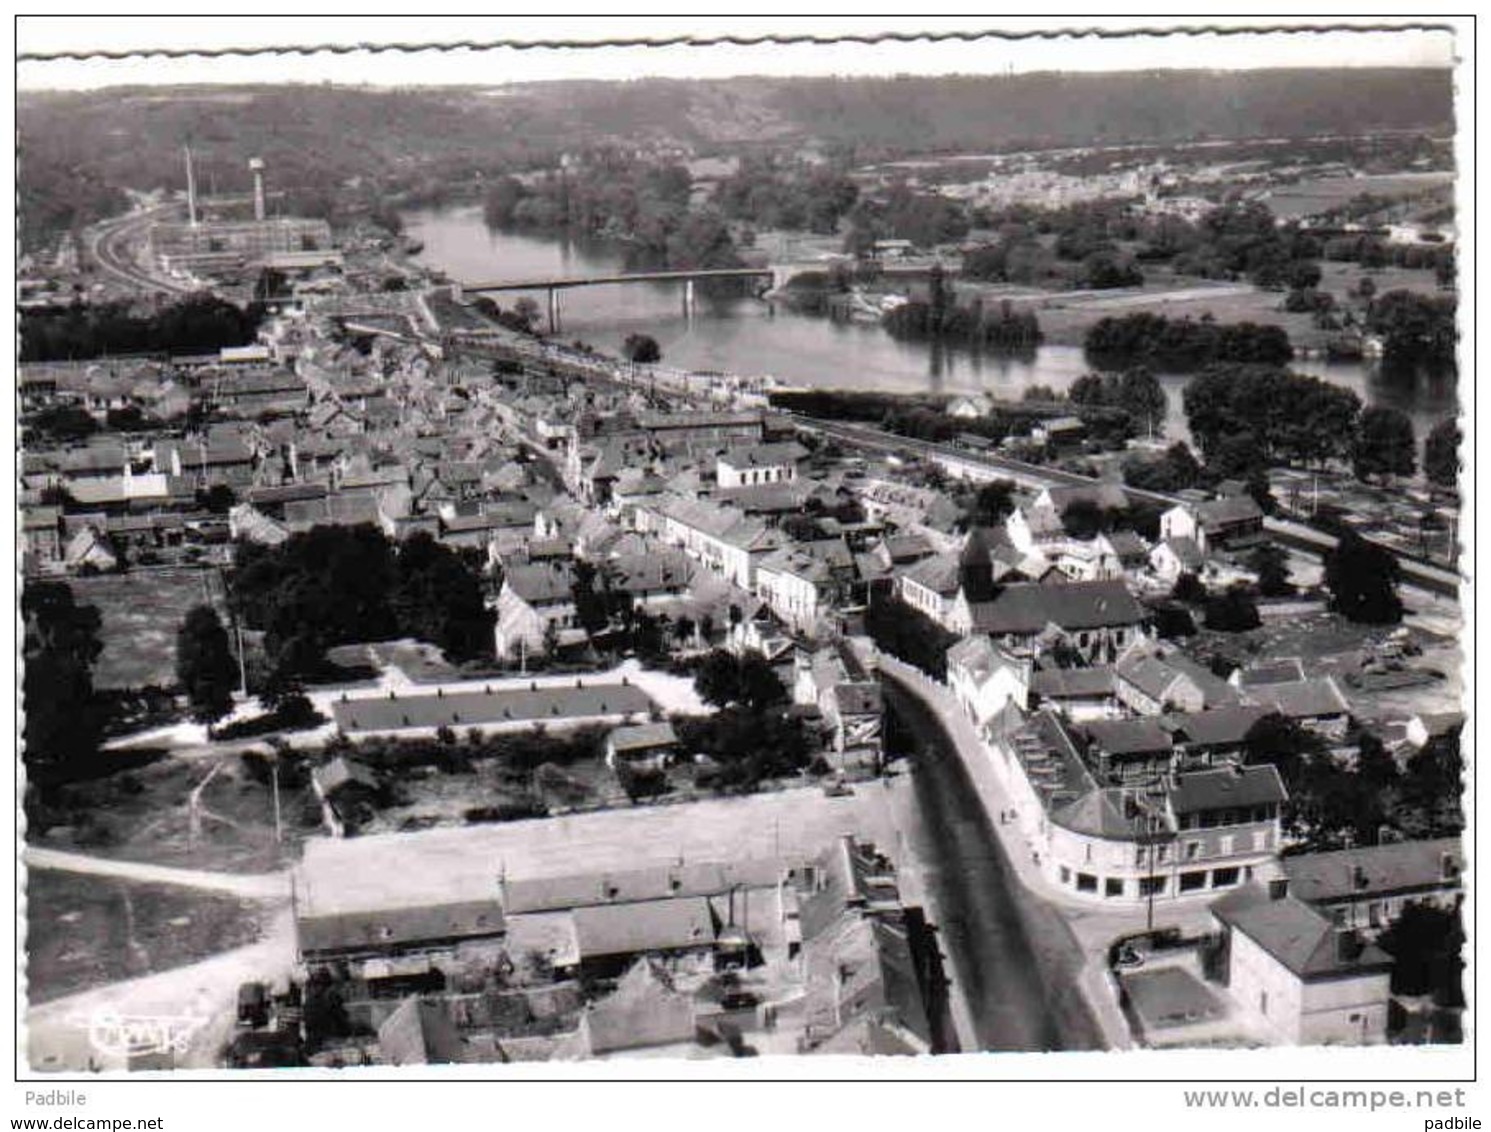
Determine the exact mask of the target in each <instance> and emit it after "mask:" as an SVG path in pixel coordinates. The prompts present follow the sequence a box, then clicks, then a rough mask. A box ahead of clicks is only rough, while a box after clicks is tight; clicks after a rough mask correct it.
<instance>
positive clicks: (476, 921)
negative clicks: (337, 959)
mask: <svg viewBox="0 0 1491 1132" xmlns="http://www.w3.org/2000/svg"><path fill="white" fill-rule="evenodd" d="M295 926H296V933H297V935H298V936H299V940H300V950H301V952H302V953H304V954H308V955H314V954H325V953H335V952H339V951H363V950H369V949H372V950H389V951H392V950H396V949H397V948H399V947H408V946H414V945H417V944H422V943H429V942H433V941H436V940H459V939H481V938H486V937H490V936H495V935H501V934H502V932H503V931H504V930H505V927H506V924H505V921H504V920H503V916H502V906H501V905H500V904H498V903H497V900H496V899H495V896H494V898H493V899H491V900H471V901H460V902H455V903H448V904H431V905H426V906H422V907H412V908H380V909H377V910H372V911H366V912H337V913H332V914H330V915H325V916H301V917H300V918H299V919H298V920H297V921H296V925H295Z"/></svg>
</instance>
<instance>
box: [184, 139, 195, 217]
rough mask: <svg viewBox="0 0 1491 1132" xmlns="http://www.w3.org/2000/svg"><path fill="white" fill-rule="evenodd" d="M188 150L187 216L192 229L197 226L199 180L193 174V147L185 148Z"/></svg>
mask: <svg viewBox="0 0 1491 1132" xmlns="http://www.w3.org/2000/svg"><path fill="white" fill-rule="evenodd" d="M182 148H183V149H185V150H186V215H187V217H188V219H190V220H191V223H192V227H193V228H195V227H196V226H197V178H196V175H195V174H193V173H192V147H191V146H189V145H188V146H183V147H182Z"/></svg>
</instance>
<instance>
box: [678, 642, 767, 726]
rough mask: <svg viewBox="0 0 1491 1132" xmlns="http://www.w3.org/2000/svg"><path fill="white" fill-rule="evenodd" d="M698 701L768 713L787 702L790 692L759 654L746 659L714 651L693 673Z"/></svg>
mask: <svg viewBox="0 0 1491 1132" xmlns="http://www.w3.org/2000/svg"><path fill="white" fill-rule="evenodd" d="M694 687H695V689H696V690H697V691H698V693H699V698H700V699H702V700H703V701H704V702H705V703H707V704H712V705H714V706H715V707H719V708H724V707H731V706H736V707H743V708H746V709H747V710H749V711H758V712H759V711H765V710H766V709H768V708H771V707H776V706H778V705H780V704H783V703H785V702H786V700H787V689H786V688H785V687H784V686H783V684H782V681H781V679H780V678H779V677H778V676H777V674H776V672H775V671H774V670H773V669H772V667H771V665H770V664H768V663H767V661H766V658H765V657H763V656H762V655H761V654H760V653H755V652H750V653H746V654H745V655H744V656H737V655H736V654H735V653H732V652H726V651H725V650H724V649H715V650H714V651H713V652H711V653H710V654H709V655H708V656H706V657H705V658H704V661H703V663H701V664H700V666H699V670H698V671H697V672H696V673H695V674H694Z"/></svg>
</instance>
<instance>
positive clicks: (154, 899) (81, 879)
mask: <svg viewBox="0 0 1491 1132" xmlns="http://www.w3.org/2000/svg"><path fill="white" fill-rule="evenodd" d="M26 900H27V909H28V915H27V920H26V923H27V934H26V978H27V981H28V984H29V985H28V988H27V995H28V998H29V1000H30V1001H31V1002H33V1003H39V1002H47V1001H50V1000H51V999H54V998H60V997H62V996H64V995H70V994H76V993H77V992H79V991H83V990H88V989H90V988H92V987H96V986H101V985H103V984H105V983H112V982H117V981H118V980H120V979H128V978H136V977H138V976H141V975H149V974H154V973H155V972H158V971H165V970H169V969H171V968H173V967H181V966H185V965H186V964H188V963H195V962H197V961H198V960H200V959H203V958H206V957H207V956H209V955H213V954H216V953H217V952H220V951H227V950H229V949H231V948H235V947H242V946H244V945H245V944H249V943H253V942H254V941H255V940H257V939H258V938H259V937H260V934H261V928H262V925H263V921H264V917H265V914H266V913H265V910H264V906H263V905H261V904H259V903H258V902H257V901H253V900H243V899H237V898H234V897H231V896H219V895H212V894H208V893H205V892H202V891H200V890H195V889H188V888H180V887H177V886H175V885H164V884H141V883H139V882H138V881H130V880H122V879H119V878H115V877H98V876H90V875H85V874H82V873H71V872H59V871H56V870H53V869H31V870H30V871H29V872H28V874H27V877H26Z"/></svg>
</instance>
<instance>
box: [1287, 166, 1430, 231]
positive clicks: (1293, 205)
mask: <svg viewBox="0 0 1491 1132" xmlns="http://www.w3.org/2000/svg"><path fill="white" fill-rule="evenodd" d="M1454 180H1455V175H1454V174H1453V173H1447V172H1446V173H1380V174H1371V175H1368V176H1365V177H1306V178H1303V179H1301V180H1299V181H1296V182H1295V183H1294V184H1292V185H1280V186H1279V187H1278V188H1276V189H1274V190H1272V191H1271V192H1270V193H1269V195H1268V197H1267V198H1266V199H1265V201H1264V203H1265V204H1267V205H1268V207H1269V208H1270V209H1272V210H1273V214H1274V215H1275V216H1277V217H1279V218H1280V219H1283V220H1294V219H1297V218H1299V217H1301V216H1310V215H1313V214H1315V213H1320V212H1326V211H1329V210H1330V209H1332V208H1336V207H1339V206H1340V205H1343V204H1345V203H1346V202H1347V201H1349V200H1351V199H1352V198H1354V197H1358V196H1361V195H1362V194H1363V193H1370V194H1371V195H1372V196H1375V197H1396V198H1408V197H1415V196H1418V195H1419V194H1420V193H1426V192H1431V191H1433V190H1435V189H1439V188H1442V187H1444V186H1448V185H1452V184H1453V183H1454Z"/></svg>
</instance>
